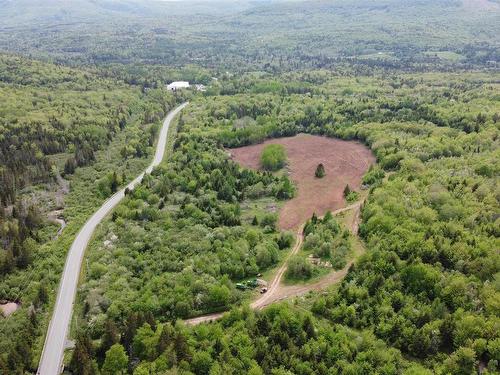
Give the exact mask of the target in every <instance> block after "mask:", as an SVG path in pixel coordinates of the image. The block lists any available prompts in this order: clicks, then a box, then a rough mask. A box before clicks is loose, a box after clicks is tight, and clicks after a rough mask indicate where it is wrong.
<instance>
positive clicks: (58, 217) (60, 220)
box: [48, 210, 66, 240]
mask: <svg viewBox="0 0 500 375" xmlns="http://www.w3.org/2000/svg"><path fill="white" fill-rule="evenodd" d="M48 217H49V220H50V221H52V222H54V223H56V224H58V225H59V229H58V230H57V233H56V235H55V236H54V238H53V239H54V240H55V239H57V237H59V236H60V235H61V233H62V231H63V230H64V228H65V227H66V221H65V220H64V217H63V210H54V211H50V212H49V214H48Z"/></svg>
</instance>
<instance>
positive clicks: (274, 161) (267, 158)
mask: <svg viewBox="0 0 500 375" xmlns="http://www.w3.org/2000/svg"><path fill="white" fill-rule="evenodd" d="M260 163H261V165H262V168H264V169H265V170H268V171H277V170H278V169H281V168H283V167H284V166H285V163H286V152H285V148H284V147H283V146H282V145H267V146H266V147H264V150H263V151H262V154H261V155H260Z"/></svg>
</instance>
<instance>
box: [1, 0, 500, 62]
mask: <svg viewBox="0 0 500 375" xmlns="http://www.w3.org/2000/svg"><path fill="white" fill-rule="evenodd" d="M0 17H1V18H2V25H1V26H0V49H3V50H7V51H12V52H19V53H24V54H31V55H35V56H37V57H47V58H51V59H56V60H58V61H64V62H67V61H71V62H74V63H85V64H88V63H91V64H103V63H113V62H115V63H116V62H118V63H123V62H125V63H129V62H143V63H148V64H151V63H161V64H164V63H169V64H175V65H185V64H189V63H196V64H202V65H205V66H208V67H210V66H218V67H219V66H221V65H224V66H226V67H228V68H233V69H245V67H248V66H250V65H252V66H255V65H259V66H260V67H261V68H262V69H264V70H276V69H295V68H300V67H303V68H304V67H328V66H331V65H332V64H333V62H338V60H339V59H340V60H346V59H348V60H352V59H356V60H359V61H360V62H362V63H364V64H368V63H369V64H372V65H373V64H374V65H383V66H393V67H398V66H400V67H405V66H407V65H408V64H413V65H415V64H417V65H418V64H420V65H426V64H429V63H432V64H436V63H438V64H441V65H446V64H449V63H450V62H453V63H455V64H457V63H460V64H463V65H465V66H473V65H479V66H485V65H488V64H489V65H491V63H492V62H498V61H499V55H498V50H499V44H500V40H499V37H498V35H500V5H499V4H498V2H492V1H488V0H464V1H461V0H416V1H414V0H380V1H374V0H334V1H321V0H320V1H231V2H228V1H135V0H128V1H127V0H104V1H98V0H75V1H70V2H68V1H61V0H49V1H46V2H43V4H41V3H40V2H39V1H35V0H21V1H6V0H4V1H0ZM76 45H77V46H78V47H76ZM332 59H333V60H332Z"/></svg>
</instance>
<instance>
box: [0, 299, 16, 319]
mask: <svg viewBox="0 0 500 375" xmlns="http://www.w3.org/2000/svg"><path fill="white" fill-rule="evenodd" d="M18 308H19V304H17V303H15V302H6V303H0V315H3V316H5V317H8V316H9V315H12V314H14V312H15V311H16V310H17V309H18Z"/></svg>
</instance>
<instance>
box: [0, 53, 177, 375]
mask: <svg viewBox="0 0 500 375" xmlns="http://www.w3.org/2000/svg"><path fill="white" fill-rule="evenodd" d="M0 72H1V73H0V75H1V77H0V98H1V101H2V108H1V109H0V180H1V182H0V244H1V251H0V302H1V303H3V302H4V301H10V302H15V303H16V304H18V307H20V311H17V312H16V313H15V314H14V315H13V316H12V317H9V318H8V319H1V321H0V332H1V338H2V340H1V341H0V346H1V348H2V350H1V351H2V353H3V354H4V355H8V356H7V357H4V356H2V358H1V359H0V363H1V364H2V366H3V363H4V362H3V361H4V360H7V361H8V362H9V363H10V365H9V366H10V369H11V371H13V370H19V371H22V368H23V366H22V365H21V363H24V366H26V368H28V369H29V368H33V366H34V362H32V361H35V362H36V360H37V358H36V355H35V356H33V355H32V354H31V352H32V350H33V349H35V348H37V346H38V344H37V340H38V339H39V337H40V335H41V334H42V333H43V329H44V328H45V321H44V320H45V318H44V316H45V314H46V313H47V312H49V311H50V310H47V307H48V306H50V305H49V303H50V295H51V293H52V290H54V288H55V287H56V286H57V282H58V275H59V272H60V270H61V269H62V265H63V263H64V254H65V252H66V251H67V248H66V244H67V243H68V239H71V238H72V236H73V235H74V234H75V232H76V231H77V230H78V227H79V226H80V225H81V223H82V220H84V219H85V218H86V215H87V214H88V213H89V210H90V212H91V210H93V209H94V208H95V206H96V204H97V203H98V202H101V201H102V200H103V199H105V198H106V197H107V196H108V195H109V194H110V193H111V192H112V191H113V190H116V188H117V186H118V185H119V184H122V183H124V182H126V181H128V180H129V179H130V178H131V177H132V176H133V174H130V173H134V171H135V170H139V168H142V166H143V165H145V163H146V162H147V161H148V158H149V155H150V154H151V150H152V146H153V143H154V142H155V138H156V133H157V129H158V125H159V120H161V119H162V118H163V116H164V114H165V113H166V112H167V111H168V110H169V108H171V107H172V106H173V105H174V104H175V102H176V101H177V100H179V101H180V100H182V99H181V98H176V97H174V96H173V95H171V94H169V93H167V92H166V90H163V89H161V88H160V87H159V88H157V89H152V88H148V89H145V88H144V87H143V86H141V85H136V86H130V85H127V84H126V83H124V82H122V81H121V80H119V79H112V78H102V76H101V75H98V74H96V73H95V72H94V71H92V70H76V69H70V68H66V67H63V66H58V65H53V64H47V63H42V62H38V61H34V60H29V59H26V58H21V57H15V56H12V55H6V54H2V55H0ZM113 170H114V171H115V172H114V173H113V172H112V171H113ZM96 182H97V183H96ZM63 209H64V214H63V218H61V219H60V220H62V222H63V223H64V225H66V224H67V227H66V228H65V231H64V233H63V234H62V235H59V232H58V230H59V224H57V223H56V222H55V221H54V219H53V218H52V216H53V215H55V214H53V212H55V213H58V212H59V211H62V210H63ZM56 224H57V225H56ZM56 232H57V233H56ZM54 239H55V241H54ZM54 272H55V273H54ZM21 327H24V328H22V329H21ZM26 330H27V332H26ZM17 340H19V341H18V343H16V342H17ZM12 342H14V345H13V344H12ZM37 350H38V349H37ZM9 352H11V353H14V354H9ZM20 352H21V353H22V354H21V355H19V354H18V353H20ZM12 356H13V357H12ZM0 367H1V366H0ZM8 373H9V372H8Z"/></svg>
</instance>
